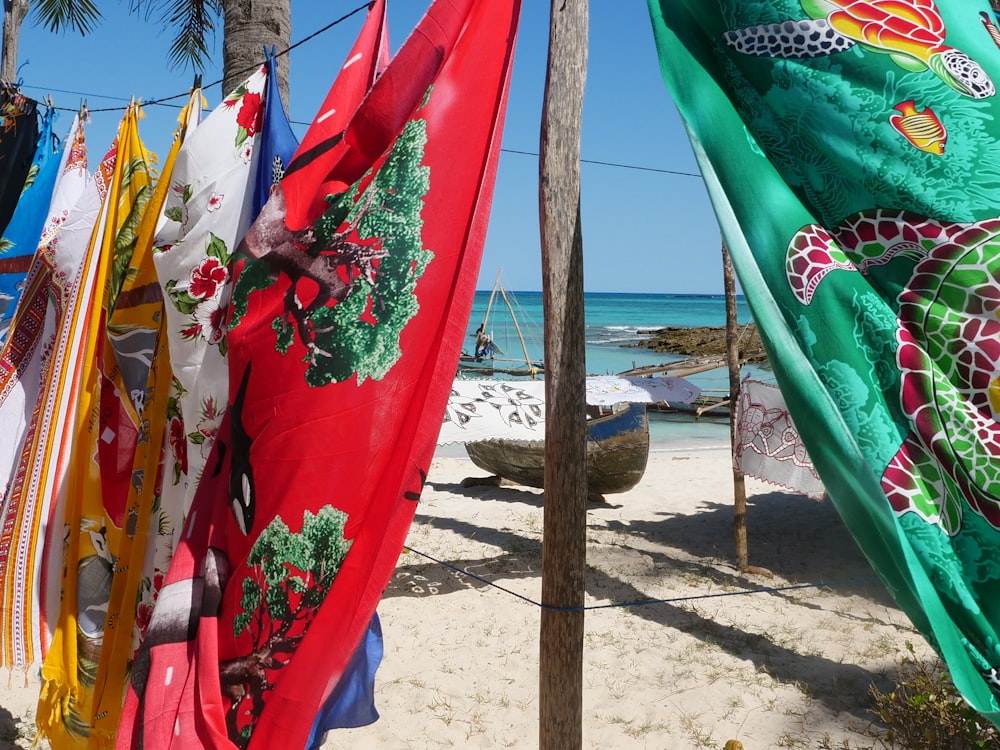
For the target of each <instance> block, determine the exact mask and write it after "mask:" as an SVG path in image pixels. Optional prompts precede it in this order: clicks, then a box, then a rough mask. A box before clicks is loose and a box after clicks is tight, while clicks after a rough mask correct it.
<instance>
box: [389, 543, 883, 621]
mask: <svg viewBox="0 0 1000 750" xmlns="http://www.w3.org/2000/svg"><path fill="white" fill-rule="evenodd" d="M403 550H404V551H409V552H412V553H413V554H415V555H420V556H421V557H424V558H426V559H428V560H430V561H431V562H433V563H436V564H437V565H440V566H442V567H444V568H448V569H449V570H452V571H454V572H456V573H461V574H462V575H465V576H468V577H469V578H472V579H474V580H476V581H479V582H480V583H484V584H486V585H487V586H491V587H493V588H495V589H498V590H500V591H502V592H504V593H505V594H510V595H511V596H513V597H515V598H516V599H520V600H522V601H524V602H527V603H528V604H532V605H534V606H536V607H539V608H541V609H547V610H549V611H552V612H587V611H589V610H595V609H616V608H619V607H644V606H647V605H650V604H674V603H676V602H692V601H699V600H702V599H718V598H720V597H724V596H750V595H752V594H779V593H782V592H784V591H796V590H798V589H815V588H836V587H837V586H853V585H857V584H859V583H878V582H879V581H880V579H879V578H876V577H875V576H871V577H869V578H847V579H844V580H842V581H821V582H819V583H795V584H790V585H788V586H769V587H766V588H760V589H745V590H743V591H724V592H721V593H717V594H692V595H691V596H674V597H670V598H668V599H634V600H632V601H624V602H614V603H612V604H591V605H589V606H584V607H557V606H555V605H553V604H545V603H543V602H538V601H535V600H534V599H532V598H531V597H528V596H525V595H524V594H519V593H517V592H516V591H512V590H510V589H508V588H505V587H504V586H501V585H500V584H498V583H494V582H493V581H490V580H489V579H486V578H483V577H482V576H480V575H477V574H476V573H473V572H471V571H469V570H465V569H463V568H459V567H457V566H455V565H452V564H451V563H449V562H445V561H444V560H438V559H437V558H436V557H432V556H431V555H428V554H427V553H426V552H421V551H420V550H418V549H414V548H413V547H410V546H409V545H407V546H406V547H404V548H403Z"/></svg>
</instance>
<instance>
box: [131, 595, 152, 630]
mask: <svg viewBox="0 0 1000 750" xmlns="http://www.w3.org/2000/svg"><path fill="white" fill-rule="evenodd" d="M152 619H153V605H152V604H150V603H149V602H139V606H138V607H136V610H135V627H136V628H137V629H138V630H139V636H140V637H144V636H145V635H146V631H147V630H149V623H150V621H151V620H152Z"/></svg>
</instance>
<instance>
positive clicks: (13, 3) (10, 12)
mask: <svg viewBox="0 0 1000 750" xmlns="http://www.w3.org/2000/svg"><path fill="white" fill-rule="evenodd" d="M28 5H29V0H4V2H3V54H2V57H0V80H3V81H14V80H15V79H16V78H17V41H18V37H19V36H20V34H21V22H22V21H24V17H25V16H26V15H28Z"/></svg>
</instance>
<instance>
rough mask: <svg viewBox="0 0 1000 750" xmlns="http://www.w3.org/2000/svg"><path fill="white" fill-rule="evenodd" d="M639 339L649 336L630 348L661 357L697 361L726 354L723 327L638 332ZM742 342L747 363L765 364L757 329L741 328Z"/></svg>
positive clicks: (765, 355) (673, 328) (765, 358)
mask: <svg viewBox="0 0 1000 750" xmlns="http://www.w3.org/2000/svg"><path fill="white" fill-rule="evenodd" d="M638 333H639V334H640V335H644V336H649V338H648V339H646V340H645V341H640V342H639V343H637V344H633V346H635V347H638V348H641V349H650V350H651V351H654V352H660V353H661V354H682V355H684V356H686V357H698V356H702V355H710V354H725V353H726V329H725V326H699V327H696V328H679V327H677V326H671V327H669V328H658V329H655V330H642V331H638ZM739 333H740V336H741V337H742V340H741V342H740V345H739V348H740V350H741V351H742V352H743V356H744V358H745V359H746V361H747V362H749V363H751V364H760V363H761V362H766V361H767V353H766V352H765V351H764V345H763V344H762V343H761V341H760V337H759V336H758V335H757V329H756V327H755V326H754V325H753V323H750V324H749V325H746V326H740V329H739Z"/></svg>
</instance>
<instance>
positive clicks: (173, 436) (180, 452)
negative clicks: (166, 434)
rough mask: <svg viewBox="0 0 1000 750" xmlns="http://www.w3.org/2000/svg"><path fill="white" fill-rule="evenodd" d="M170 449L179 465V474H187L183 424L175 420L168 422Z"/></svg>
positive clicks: (185, 440) (185, 439)
mask: <svg viewBox="0 0 1000 750" xmlns="http://www.w3.org/2000/svg"><path fill="white" fill-rule="evenodd" d="M170 447H171V448H172V449H173V451H174V457H175V458H176V459H177V461H178V462H179V463H180V465H181V472H182V473H184V474H187V470H188V467H187V463H188V454H187V435H185V434H184V423H183V422H182V421H181V420H179V419H176V418H175V419H171V420H170Z"/></svg>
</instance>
